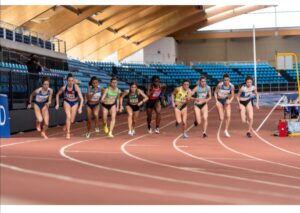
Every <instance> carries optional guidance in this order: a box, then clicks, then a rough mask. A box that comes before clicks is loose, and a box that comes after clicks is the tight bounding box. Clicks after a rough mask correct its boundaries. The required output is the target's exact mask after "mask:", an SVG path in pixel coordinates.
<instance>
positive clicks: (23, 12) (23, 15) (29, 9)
mask: <svg viewBox="0 0 300 213" xmlns="http://www.w3.org/2000/svg"><path fill="white" fill-rule="evenodd" d="M52 7H53V5H43V6H10V7H7V8H5V10H3V11H2V12H1V20H2V21H4V22H6V23H9V24H12V25H16V26H21V25H23V24H25V23H26V22H28V21H30V20H32V19H33V18H35V17H37V16H39V15H41V14H43V13H44V12H46V11H47V10H49V9H51V8H52Z"/></svg>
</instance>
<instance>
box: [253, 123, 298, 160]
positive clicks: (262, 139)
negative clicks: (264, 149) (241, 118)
mask: <svg viewBox="0 0 300 213" xmlns="http://www.w3.org/2000/svg"><path fill="white" fill-rule="evenodd" d="M252 131H253V132H254V134H255V135H256V136H257V137H258V138H259V139H260V140H261V141H262V142H264V143H266V144H268V145H269V146H271V147H273V148H275V149H278V150H280V151H282V152H285V153H288V154H290V155H295V156H298V157H300V154H299V153H296V152H292V151H289V150H286V149H283V148H281V147H279V146H276V145H274V144H272V143H271V142H270V141H267V140H266V139H264V138H263V137H261V136H260V135H259V134H258V132H256V131H255V130H254V129H252Z"/></svg>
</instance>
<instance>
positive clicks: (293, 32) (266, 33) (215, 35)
mask: <svg viewBox="0 0 300 213" xmlns="http://www.w3.org/2000/svg"><path fill="white" fill-rule="evenodd" d="M275 32H276V30H275V29H274V30H263V29H257V30H256V31H255V35H256V37H271V36H300V29H289V30H285V29H278V30H277V32H278V34H277V35H276V34H275ZM252 36H253V32H252V30H251V31H239V32H208V33H204V32H203V33H194V34H189V35H187V36H182V37H176V39H177V40H198V39H228V38H249V37H252Z"/></svg>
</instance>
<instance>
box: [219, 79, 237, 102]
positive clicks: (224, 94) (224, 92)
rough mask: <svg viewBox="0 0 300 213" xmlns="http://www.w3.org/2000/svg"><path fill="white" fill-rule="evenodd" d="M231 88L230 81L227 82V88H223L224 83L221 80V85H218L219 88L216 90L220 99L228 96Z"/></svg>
mask: <svg viewBox="0 0 300 213" xmlns="http://www.w3.org/2000/svg"><path fill="white" fill-rule="evenodd" d="M232 88H233V84H232V83H229V86H228V88H225V86H224V83H223V82H222V85H221V87H220V89H219V91H218V96H219V98H221V99H225V98H228V96H229V94H230V93H231V91H232Z"/></svg>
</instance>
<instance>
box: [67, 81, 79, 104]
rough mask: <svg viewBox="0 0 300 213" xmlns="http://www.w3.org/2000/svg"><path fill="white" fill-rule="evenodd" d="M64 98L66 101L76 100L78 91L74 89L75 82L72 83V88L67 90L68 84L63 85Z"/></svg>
mask: <svg viewBox="0 0 300 213" xmlns="http://www.w3.org/2000/svg"><path fill="white" fill-rule="evenodd" d="M64 99H65V100H68V101H76V100H78V92H77V91H76V90H75V84H73V88H72V90H71V91H70V90H68V85H66V86H65V93H64Z"/></svg>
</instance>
